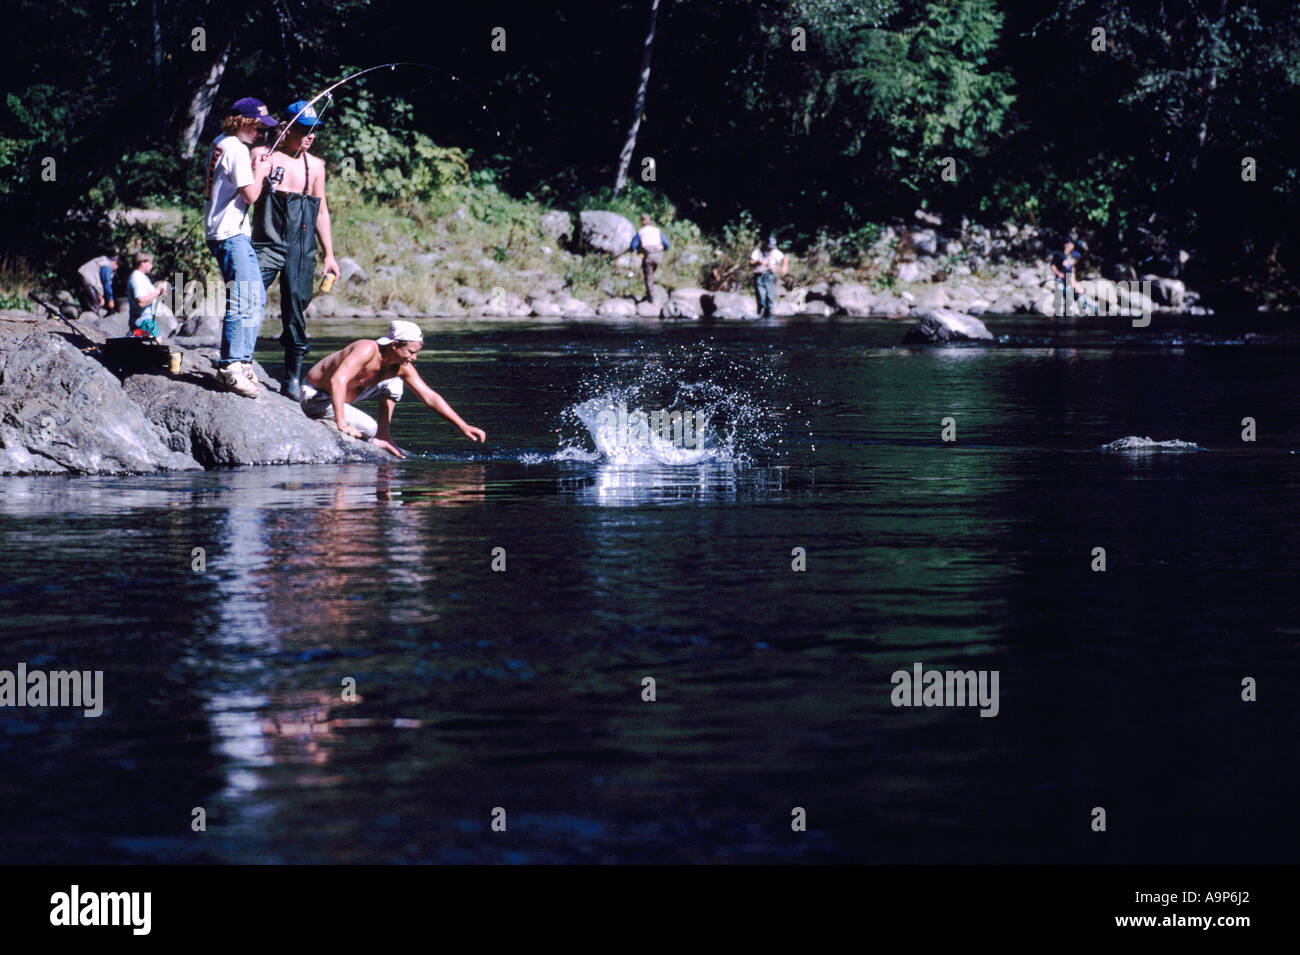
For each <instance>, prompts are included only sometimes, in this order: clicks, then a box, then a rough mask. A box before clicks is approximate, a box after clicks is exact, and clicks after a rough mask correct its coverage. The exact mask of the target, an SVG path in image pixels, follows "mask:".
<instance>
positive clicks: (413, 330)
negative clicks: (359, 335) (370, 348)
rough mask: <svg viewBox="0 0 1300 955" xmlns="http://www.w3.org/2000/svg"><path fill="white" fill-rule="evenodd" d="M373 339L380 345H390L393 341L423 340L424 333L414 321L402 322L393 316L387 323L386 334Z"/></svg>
mask: <svg viewBox="0 0 1300 955" xmlns="http://www.w3.org/2000/svg"><path fill="white" fill-rule="evenodd" d="M375 341H377V342H378V343H379V344H381V345H391V344H393V342H423V341H424V333H423V332H421V331H420V326H419V325H417V324H415V322H404V321H402V320H401V319H396V318H395V319H393V320H392V321H391V322H389V323H388V334H387V335H385V336H384V337H383V338H376V339H375Z"/></svg>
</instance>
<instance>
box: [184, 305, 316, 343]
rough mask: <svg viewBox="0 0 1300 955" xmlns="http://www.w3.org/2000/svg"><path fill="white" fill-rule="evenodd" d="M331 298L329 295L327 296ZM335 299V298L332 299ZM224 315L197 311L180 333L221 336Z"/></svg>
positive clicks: (197, 336)
mask: <svg viewBox="0 0 1300 955" xmlns="http://www.w3.org/2000/svg"><path fill="white" fill-rule="evenodd" d="M326 298H329V296H326ZM330 300H331V301H333V299H332V298H331V299H330ZM221 320H222V316H221V315H218V314H216V313H215V312H206V311H195V312H190V313H189V314H188V315H186V316H185V321H183V322H181V327H180V335H181V336H182V337H184V338H209V337H212V338H220V337H221Z"/></svg>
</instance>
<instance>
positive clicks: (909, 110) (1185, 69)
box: [0, 0, 1300, 307]
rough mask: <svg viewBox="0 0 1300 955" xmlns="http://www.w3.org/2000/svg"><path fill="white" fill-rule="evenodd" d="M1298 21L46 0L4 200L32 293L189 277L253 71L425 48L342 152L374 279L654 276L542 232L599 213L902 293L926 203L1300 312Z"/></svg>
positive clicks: (1216, 299)
mask: <svg viewBox="0 0 1300 955" xmlns="http://www.w3.org/2000/svg"><path fill="white" fill-rule="evenodd" d="M652 11H653V16H652ZM1293 14H1294V8H1293V6H1292V5H1290V4H1287V3H1284V2H1281V0H1248V2H1245V3H1240V4H1232V5H1229V4H1226V3H1223V2H1222V0H1171V2H1169V3H1165V4H1162V5H1157V6H1151V5H1146V4H1139V3H1135V2H1127V0H1064V2H1061V3H1058V4H1056V5H1054V6H1052V7H1044V6H1043V5H1042V4H1038V3H1032V2H1029V0H952V2H943V3H940V2H931V3H927V2H919V0H868V2H863V0H768V2H750V0H743V2H742V0H695V2H691V3H685V2H674V0H660V2H657V3H652V2H651V0H613V2H600V3H596V2H587V0H582V2H574V3H569V4H565V5H564V7H563V9H561V10H558V11H557V10H555V9H553V8H551V7H545V8H543V7H540V6H537V5H505V4H493V3H488V4H479V5H472V6H470V7H459V8H448V9H440V10H439V11H438V14H437V24H436V30H434V33H432V34H431V33H430V30H431V29H433V23H432V21H430V22H429V23H427V24H426V23H417V22H415V21H413V20H412V14H411V13H410V8H409V7H408V6H406V5H399V4H396V3H389V2H386V0H370V2H366V0H284V2H282V3H276V4H269V5H268V4H264V3H254V2H233V3H230V4H223V5H222V6H221V7H220V8H219V9H216V8H212V7H210V6H209V5H208V4H205V3H200V2H198V0H177V2H174V3H169V4H158V3H141V2H136V0H108V2H104V3H98V4H93V5H92V4H88V3H84V2H73V0H52V2H41V3H37V2H34V0H19V2H17V3H15V4H13V5H12V10H11V12H10V13H9V14H8V22H9V25H10V29H11V31H13V35H16V36H18V35H20V36H22V37H23V42H22V43H21V44H17V45H16V46H15V48H14V49H13V50H12V51H11V53H10V55H9V56H8V57H7V58H6V60H5V62H4V63H3V64H0V70H2V71H3V72H4V73H5V89H6V90H10V91H12V92H10V93H8V94H7V95H6V97H5V101H4V103H3V107H2V108H0V215H3V218H4V220H5V221H6V222H8V223H14V224H16V227H12V226H11V228H10V229H9V230H7V231H6V232H5V233H4V235H3V236H2V237H0V269H2V270H3V277H2V279H0V285H2V286H3V287H4V288H5V290H6V293H7V295H8V296H9V297H14V296H15V295H16V294H17V293H21V292H22V291H24V288H23V287H24V286H25V285H28V284H32V283H35V282H49V281H51V280H53V279H55V278H56V277H59V278H61V279H62V280H64V281H66V280H67V276H68V274H69V269H70V268H72V267H75V265H76V264H78V263H79V262H80V261H84V259H85V258H87V257H88V256H89V255H90V254H92V253H94V252H95V251H97V250H99V249H101V248H103V247H104V246H106V245H117V246H122V245H130V244H131V243H134V242H146V243H148V244H149V245H151V246H152V247H153V248H154V249H155V251H156V252H158V253H159V254H160V255H161V256H162V257H163V259H164V265H165V270H166V271H171V268H172V266H170V265H167V264H166V263H167V261H168V260H170V261H172V262H174V263H175V267H177V268H180V269H182V270H190V269H202V270H206V269H208V268H209V263H208V261H207V258H208V257H207V253H206V250H205V249H204V248H203V244H202V241H201V235H199V234H198V233H197V232H193V233H189V234H188V237H187V233H186V231H185V230H186V229H187V228H188V227H190V226H191V225H192V224H193V223H194V222H195V221H196V220H197V210H198V207H199V204H200V201H201V200H200V196H201V182H202V171H203V170H202V165H203V162H204V160H205V158H206V157H205V155H204V153H205V151H206V150H205V148H204V146H203V144H204V143H206V142H207V141H208V140H209V139H211V137H212V136H213V135H214V134H215V132H216V128H217V124H218V122H219V115H220V108H221V105H222V104H225V103H227V102H229V101H231V100H232V99H234V98H236V97H238V96H243V95H249V94H252V95H257V96H259V97H261V98H263V99H265V100H266V101H267V102H268V103H269V104H270V105H271V106H272V109H273V111H276V112H282V111H283V106H284V104H285V103H287V102H288V101H289V100H290V99H296V98H299V97H303V96H309V95H311V93H312V92H314V91H316V90H319V89H320V88H322V87H323V86H325V85H326V84H327V83H329V82H331V81H333V80H336V79H338V78H339V77H342V76H344V75H346V74H347V73H348V72H349V64H362V65H370V64H374V63H380V62H386V61H402V60H409V61H416V62H432V63H433V64H434V65H435V66H438V67H439V68H440V69H441V70H444V71H446V72H430V71H418V70H410V69H397V70H393V71H380V72H377V73H374V74H371V75H369V76H367V77H365V78H363V79H360V80H357V81H355V82H354V83H351V84H347V85H344V86H342V87H340V88H339V90H338V91H337V92H336V93H335V94H334V98H333V102H332V103H323V104H322V105H323V108H324V120H325V125H324V126H323V128H322V129H323V131H322V134H321V136H320V138H319V141H318V146H317V147H315V148H316V151H317V152H319V153H320V154H322V155H323V156H325V157H326V158H327V159H328V160H329V162H330V168H331V169H332V170H333V174H334V178H333V183H332V185H331V199H332V205H333V206H334V208H335V210H336V223H337V228H338V233H339V234H338V241H337V245H338V246H339V248H340V250H341V251H342V252H344V253H346V254H350V255H352V256H353V257H354V258H357V259H358V261H363V262H364V263H365V264H366V266H367V268H372V269H373V268H374V267H380V268H382V267H384V266H386V265H388V266H393V267H396V268H400V269H407V268H408V267H409V266H410V263H411V262H413V261H415V257H418V256H429V255H431V254H437V256H438V259H437V260H436V261H435V262H433V263H432V264H437V262H441V263H443V264H442V265H441V266H439V267H437V268H434V269H433V270H432V272H433V273H434V274H432V275H431V276H429V277H428V278H427V279H424V280H422V281H425V282H428V283H432V286H431V287H430V288H422V289H420V290H418V291H420V292H421V293H424V292H427V293H429V294H435V293H436V294H441V293H443V292H445V291H447V289H449V288H451V287H452V286H453V285H470V286H473V287H477V288H491V287H493V286H501V287H503V288H507V289H508V290H519V291H521V292H522V291H523V290H524V289H525V287H526V286H527V285H528V283H529V282H531V281H534V280H535V279H537V278H538V277H551V278H553V277H555V276H559V277H562V278H565V280H566V281H567V282H568V283H569V285H570V286H571V287H573V288H576V289H586V288H590V289H591V290H593V291H595V290H598V289H600V288H602V287H605V288H609V287H615V291H618V290H619V289H621V288H622V287H623V286H624V285H627V286H629V287H633V286H634V285H635V283H634V282H628V281H627V276H626V269H624V268H620V267H615V266H612V265H609V264H608V263H601V262H598V261H597V260H595V259H592V258H591V257H590V256H588V257H587V259H584V260H579V261H574V260H571V259H570V258H568V257H566V256H564V255H563V251H564V250H563V249H562V248H561V247H560V246H559V244H557V243H553V242H550V241H548V239H549V238H550V237H548V236H546V235H545V234H544V233H543V232H541V231H540V229H539V228H538V225H537V223H538V220H539V218H540V216H541V215H542V214H543V213H544V212H545V211H546V210H548V209H561V210H566V211H571V212H572V211H577V210H578V209H582V208H606V209H613V210H615V211H619V212H621V213H623V214H624V215H629V216H631V215H632V214H634V213H637V212H640V211H643V210H645V211H649V212H650V213H651V214H652V215H654V216H655V217H656V219H657V221H659V223H660V224H661V225H663V226H664V227H665V228H666V229H667V230H668V231H669V233H670V235H672V236H673V237H674V239H676V243H675V245H674V249H675V252H677V253H678V254H675V255H673V256H671V257H670V258H669V260H668V262H667V263H666V266H665V268H666V269H667V270H668V271H667V272H666V273H665V274H664V276H663V277H664V280H665V282H667V283H669V284H677V285H683V286H685V285H703V284H706V282H707V281H708V279H709V277H710V276H711V275H712V274H713V271H714V270H715V269H716V270H720V271H721V273H722V274H726V273H727V270H728V269H729V268H730V267H731V266H732V265H734V261H735V259H736V258H737V257H740V256H743V255H744V254H745V252H746V251H747V250H746V246H748V245H749V243H750V242H752V241H753V240H754V239H755V238H756V237H758V236H759V235H761V234H765V233H766V232H768V231H775V232H776V233H777V234H778V236H779V237H780V239H781V241H782V244H783V246H785V247H787V248H789V249H791V250H792V251H793V252H794V253H795V254H796V255H797V256H798V257H799V260H800V262H803V263H817V264H816V266H815V267H813V266H809V269H810V272H809V274H808V275H807V276H806V278H807V280H810V281H811V280H814V279H815V278H816V277H817V276H816V274H814V273H815V272H816V271H817V270H818V269H821V270H822V271H823V273H824V271H825V269H828V268H833V269H850V270H858V271H860V272H864V273H870V275H869V276H868V277H869V278H870V279H871V280H872V281H875V282H878V283H880V284H888V283H890V282H892V281H893V280H894V276H893V275H891V274H889V273H887V272H884V271H882V270H881V269H880V268H879V267H878V263H877V262H876V261H875V259H873V255H874V254H875V253H873V252H872V250H873V249H875V252H876V253H878V252H879V251H880V250H879V248H878V246H877V240H878V239H879V237H880V235H881V234H882V232H883V229H884V228H885V227H886V226H887V225H888V224H889V223H890V222H891V221H894V222H899V221H906V222H908V223H909V224H913V225H914V224H915V219H914V218H913V213H914V211H915V210H916V209H918V208H919V209H924V210H928V211H929V212H931V213H934V214H936V215H940V216H942V217H944V219H945V221H946V222H948V223H956V222H958V221H960V220H961V219H962V218H964V217H965V218H969V219H971V220H977V221H979V222H981V223H985V224H988V225H996V224H999V223H1002V222H1004V221H1010V222H1012V223H1016V224H1019V225H1022V226H1023V225H1030V226H1032V227H1034V228H1035V230H1036V231H1037V232H1038V233H1039V234H1040V235H1043V236H1044V237H1045V238H1047V239H1049V240H1050V241H1051V242H1053V243H1054V242H1055V241H1057V240H1058V239H1059V238H1063V237H1065V236H1066V235H1069V234H1075V235H1078V236H1080V237H1081V238H1083V239H1084V240H1085V241H1086V243H1087V246H1088V249H1089V253H1090V255H1091V256H1092V257H1093V258H1094V259H1095V260H1096V261H1102V260H1109V261H1124V262H1128V263H1131V265H1132V266H1133V268H1134V269H1135V270H1136V272H1137V273H1145V272H1154V273H1158V274H1161V275H1179V274H1182V275H1184V276H1186V277H1187V278H1188V279H1189V281H1195V282H1196V283H1197V285H1198V287H1200V288H1202V289H1203V290H1204V292H1205V295H1206V300H1207V301H1210V302H1213V303H1214V304H1217V305H1220V306H1221V307H1226V306H1231V305H1233V304H1246V303H1249V304H1252V305H1253V304H1259V303H1273V304H1278V303H1287V302H1294V301H1295V300H1296V297H1297V288H1296V279H1295V276H1296V274H1297V273H1296V265H1297V245H1296V241H1295V239H1294V230H1293V229H1292V228H1291V227H1290V225H1291V223H1292V222H1293V221H1294V219H1295V217H1296V213H1297V211H1300V210H1297V190H1296V185H1297V182H1298V181H1300V156H1298V155H1297V154H1296V153H1295V151H1294V150H1292V149H1290V148H1289V147H1290V142H1291V137H1290V136H1289V121H1288V120H1286V119H1285V117H1286V116H1288V115H1294V113H1295V112H1296V107H1297V106H1298V105H1300V96H1297V91H1298V90H1300V26H1297V22H1296V20H1295V18H1294V15H1293ZM651 27H653V44H652V47H651V56H650V60H649V64H648V65H649V74H648V76H647V78H646V81H645V84H644V88H639V85H638V79H639V76H641V75H643V74H641V73H639V70H638V68H639V66H640V65H641V61H642V54H643V51H644V49H645V46H646V40H647V37H648V34H650V32H651ZM196 31H199V32H196ZM435 35H436V41H437V42H436V43H431V42H430V37H431V36H435ZM105 43H108V44H109V45H110V46H111V47H112V49H111V50H105V49H104V48H103V47H104V44H105ZM88 51H95V52H93V53H91V52H88ZM109 53H111V54H112V55H108V54H109ZM453 74H454V75H455V77H456V79H453V78H452V75H453ZM634 103H636V104H637V105H638V106H639V107H641V108H640V109H638V111H637V114H636V118H637V119H638V120H639V122H637V123H631V122H630V121H631V120H632V119H633V115H632V111H633V105H634ZM483 104H486V105H487V109H486V110H484V109H483ZM498 130H499V133H500V134H499V135H498ZM629 144H630V145H631V147H632V152H631V157H630V165H628V166H627V169H626V172H627V176H628V180H629V182H630V185H629V186H626V187H624V188H622V189H621V190H619V192H618V194H617V195H614V194H613V187H614V184H615V181H616V179H618V178H619V172H620V169H621V168H622V167H623V165H624V163H623V161H622V160H623V159H624V156H625V154H626V151H627V148H628V146H629ZM647 161H649V162H647ZM141 207H143V208H168V207H170V208H174V209H179V210H183V228H182V229H180V230H175V229H170V228H162V227H160V226H159V225H157V224H156V223H154V222H148V221H146V222H141V221H129V220H128V219H127V218H124V217H122V216H121V215H120V210H122V209H125V208H141ZM461 210H463V213H462V212H461ZM115 211H116V212H118V216H117V218H116V219H113V218H112V214H113V213H114V212H115ZM461 215H463V216H464V217H463V218H459V217H460V216H461ZM440 230H445V232H446V235H445V236H444V235H442V234H441V232H440ZM432 240H436V241H437V242H438V243H441V245H442V246H443V248H441V249H439V248H434V247H432V244H431V241H432ZM546 248H549V249H550V250H551V251H550V252H549V253H548V252H546V251H544V249H546ZM353 250H356V251H353ZM408 257H409V259H410V261H408ZM877 258H878V256H877ZM424 261H425V262H426V264H428V263H430V260H428V259H427V258H426V259H425V260H424ZM487 263H493V265H489V264H487ZM521 273H522V274H521ZM381 277H382V273H381ZM382 286H383V282H382V281H380V278H376V282H375V284H372V285H371V286H370V292H369V293H368V294H371V293H373V292H374V290H376V289H381V288H382Z"/></svg>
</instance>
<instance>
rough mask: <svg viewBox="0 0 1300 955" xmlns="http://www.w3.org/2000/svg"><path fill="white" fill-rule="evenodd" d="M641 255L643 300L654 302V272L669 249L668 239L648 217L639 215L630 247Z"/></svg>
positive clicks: (643, 214)
mask: <svg viewBox="0 0 1300 955" xmlns="http://www.w3.org/2000/svg"><path fill="white" fill-rule="evenodd" d="M630 248H631V250H632V251H633V252H640V253H641V274H642V275H644V276H645V300H646V301H647V302H653V301H654V298H655V297H654V281H655V270H656V269H658V268H659V266H660V265H661V264H662V263H663V260H664V253H665V252H667V251H668V249H669V248H670V247H669V245H668V237H667V236H666V235H664V233H663V230H662V229H660V228H659V227H658V226H657V225H655V224H654V223H653V221H652V220H651V219H650V216H648V215H646V214H645V213H642V214H641V228H639V229H637V230H636V232H635V233H634V234H633V235H632V244H631V246H630Z"/></svg>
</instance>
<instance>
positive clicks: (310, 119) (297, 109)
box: [285, 99, 320, 126]
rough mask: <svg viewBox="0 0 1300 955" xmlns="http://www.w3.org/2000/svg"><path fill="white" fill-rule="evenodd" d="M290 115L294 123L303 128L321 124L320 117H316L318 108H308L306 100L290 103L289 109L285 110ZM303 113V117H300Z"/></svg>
mask: <svg viewBox="0 0 1300 955" xmlns="http://www.w3.org/2000/svg"><path fill="white" fill-rule="evenodd" d="M285 112H287V113H288V114H289V119H290V120H291V121H292V122H295V123H298V124H300V125H302V126H315V125H317V124H318V123H319V122H320V117H319V116H317V115H316V107H315V106H308V105H307V101H306V100H305V99H300V100H298V101H297V102H296V103H290V104H289V108H288V109H287V110H285ZM299 113H301V114H302V115H301V116H300V115H298V114H299Z"/></svg>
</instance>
